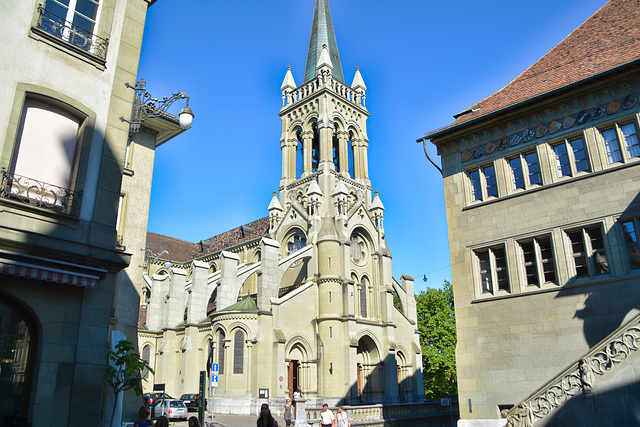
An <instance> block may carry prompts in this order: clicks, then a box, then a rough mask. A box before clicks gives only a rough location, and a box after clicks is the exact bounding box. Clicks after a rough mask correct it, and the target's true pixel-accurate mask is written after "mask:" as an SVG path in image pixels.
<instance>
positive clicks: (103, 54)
mask: <svg viewBox="0 0 640 427" xmlns="http://www.w3.org/2000/svg"><path fill="white" fill-rule="evenodd" d="M38 28H39V29H41V30H42V31H45V32H47V33H49V34H51V35H52V36H54V37H55V38H57V39H60V40H62V41H63V42H65V43H68V44H70V45H71V46H74V47H76V48H78V49H81V50H83V51H85V52H87V53H90V54H91V55H93V56H96V57H98V58H100V59H101V60H103V61H106V59H107V47H108V46H109V39H103V38H102V37H98V36H96V35H95V34H92V33H90V32H88V31H86V30H83V29H82V28H80V27H78V26H77V25H74V24H73V23H71V22H69V21H65V19H64V18H62V17H60V16H58V15H55V14H53V13H51V12H49V11H48V10H47V9H45V8H44V7H42V5H40V6H38Z"/></svg>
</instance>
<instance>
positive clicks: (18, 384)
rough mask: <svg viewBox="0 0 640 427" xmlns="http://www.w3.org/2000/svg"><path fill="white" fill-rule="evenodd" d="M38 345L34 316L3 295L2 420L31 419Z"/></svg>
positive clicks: (0, 323) (0, 303)
mask: <svg viewBox="0 0 640 427" xmlns="http://www.w3.org/2000/svg"><path fill="white" fill-rule="evenodd" d="M36 343H37V332H36V327H35V322H34V320H33V318H32V317H31V315H30V314H29V313H28V312H27V311H26V310H24V309H23V308H22V307H21V305H20V304H17V303H16V301H14V300H10V299H8V298H6V297H5V296H3V295H0V420H11V419H16V420H17V419H18V418H19V417H26V416H27V411H28V408H29V396H30V393H31V378H32V375H33V359H34V354H35V348H36Z"/></svg>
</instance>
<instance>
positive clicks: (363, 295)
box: [360, 276, 369, 317]
mask: <svg viewBox="0 0 640 427" xmlns="http://www.w3.org/2000/svg"><path fill="white" fill-rule="evenodd" d="M368 285H369V280H367V278H366V277H364V276H363V277H362V279H360V315H361V316H362V317H367V288H368Z"/></svg>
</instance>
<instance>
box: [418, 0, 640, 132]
mask: <svg viewBox="0 0 640 427" xmlns="http://www.w3.org/2000/svg"><path fill="white" fill-rule="evenodd" d="M639 58H640V0H610V1H609V2H608V3H606V4H605V5H604V6H602V7H601V8H600V9H599V10H598V11H596V12H595V13H594V14H593V15H592V16H591V17H590V18H589V19H587V20H586V21H585V22H583V23H582V24H581V25H580V26H579V27H578V28H576V29H575V30H574V31H572V32H571V34H569V35H568V36H567V37H566V38H565V39H564V40H562V41H561V42H560V43H559V44H558V45H556V46H555V47H554V48H553V49H551V50H550V51H549V52H548V53H546V54H545V55H544V56H543V57H542V58H540V59H539V60H538V61H537V62H536V63H534V64H533V65H532V66H530V67H529V68H527V69H526V70H525V71H524V72H523V73H522V74H520V75H519V76H518V77H516V78H515V79H513V80H512V81H511V82H510V83H509V84H507V85H506V86H505V87H503V88H502V89H500V90H499V91H498V92H496V93H494V94H492V95H490V96H488V97H487V98H485V99H483V100H482V101H480V102H478V103H476V104H474V105H473V106H471V107H470V108H469V109H467V110H466V111H464V112H463V113H460V114H457V115H455V116H454V118H455V119H456V121H455V122H454V123H453V124H452V125H450V126H447V127H445V128H442V129H439V130H436V131H433V132H430V133H429V135H427V137H431V136H433V135H434V134H435V133H439V132H441V131H444V130H448V129H451V128H454V127H457V126H458V125H461V124H464V123H466V122H469V121H470V120H473V119H477V118H481V117H483V116H486V115H488V114H491V113H494V112H497V111H499V110H502V109H504V108H508V107H511V106H513V105H515V104H518V103H521V102H523V101H527V100H529V99H531V98H534V97H537V96H539V95H543V94H545V93H548V92H551V91H553V90H556V89H559V88H562V87H565V86H567V85H570V84H572V83H576V82H579V81H581V80H584V79H587V78H589V77H593V76H596V75H598V74H600V73H603V72H605V71H608V70H611V69H613V68H616V67H619V66H621V65H625V64H628V63H630V62H633V61H635V60H638V59H639Z"/></svg>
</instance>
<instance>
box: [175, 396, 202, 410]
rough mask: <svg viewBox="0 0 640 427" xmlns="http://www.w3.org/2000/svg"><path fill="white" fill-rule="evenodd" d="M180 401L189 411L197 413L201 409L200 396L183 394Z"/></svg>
mask: <svg viewBox="0 0 640 427" xmlns="http://www.w3.org/2000/svg"><path fill="white" fill-rule="evenodd" d="M180 400H182V401H183V402H184V404H185V405H186V406H187V410H188V411H197V410H198V408H199V407H200V396H199V395H197V394H183V395H182V396H180Z"/></svg>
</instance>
